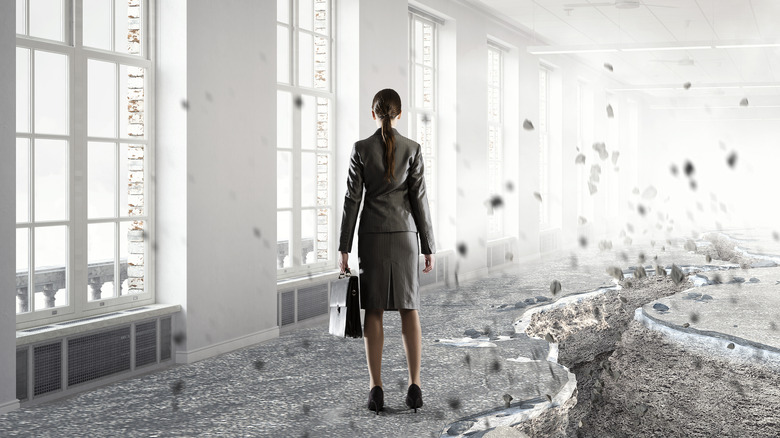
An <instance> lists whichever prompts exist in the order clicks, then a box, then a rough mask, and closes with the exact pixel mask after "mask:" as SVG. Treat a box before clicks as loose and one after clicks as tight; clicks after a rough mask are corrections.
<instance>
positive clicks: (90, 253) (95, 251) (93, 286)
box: [87, 222, 116, 301]
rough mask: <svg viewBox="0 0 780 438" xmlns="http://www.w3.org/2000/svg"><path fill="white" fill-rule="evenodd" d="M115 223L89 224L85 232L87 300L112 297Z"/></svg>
mask: <svg viewBox="0 0 780 438" xmlns="http://www.w3.org/2000/svg"><path fill="white" fill-rule="evenodd" d="M115 250H116V223H114V222H109V223H104V224H89V226H88V231H87V281H88V282H89V284H88V286H87V299H88V300H89V301H97V300H101V299H106V298H111V297H113V296H114V290H115V288H114V267H115V265H114V263H115V257H116V255H115Z"/></svg>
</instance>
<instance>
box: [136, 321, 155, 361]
mask: <svg viewBox="0 0 780 438" xmlns="http://www.w3.org/2000/svg"><path fill="white" fill-rule="evenodd" d="M156 362H157V321H149V322H145V323H142V324H136V325H135V366H136V368H137V367H140V366H144V365H149V364H153V363H156Z"/></svg>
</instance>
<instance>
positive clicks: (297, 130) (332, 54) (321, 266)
mask: <svg viewBox="0 0 780 438" xmlns="http://www.w3.org/2000/svg"><path fill="white" fill-rule="evenodd" d="M328 1H329V8H328V9H329V11H328V19H329V24H328V35H327V37H328V41H329V45H330V47H329V53H328V68H329V70H328V72H329V75H330V76H329V78H328V89H327V90H323V89H320V88H314V86H313V85H312V87H304V86H301V85H299V84H298V67H299V66H298V64H299V60H298V58H299V54H298V39H299V34H300V33H307V34H311V35H312V36H313V35H315V32H314V30H307V29H302V28H300V27H299V20H298V14H299V9H300V8H299V6H298V0H278V1H277V7H279V4H280V3H282V2H286V3H287V6H288V8H289V9H288V10H289V11H290V15H289V19H290V23H284V22H281V21H278V14H277V21H276V25H277V28H278V27H279V26H283V27H286V28H287V29H288V36H289V40H288V44H289V46H288V47H289V52H288V55H289V56H288V61H289V66H288V78H287V79H288V82H287V83H284V82H278V81H277V83H276V90H277V95H278V94H279V92H287V93H290V95H291V96H301V95H304V94H305V95H308V96H313V97H314V98H315V99H317V98H324V99H328V100H329V103H328V107H329V114H328V137H329V138H328V149H327V150H320V149H314V150H308V149H307V150H306V151H305V152H304V150H303V149H302V147H301V111H300V108H296V107H293V120H292V148H283V147H279V145H277V148H276V150H277V152H291V154H292V171H293V178H292V184H293V185H292V206H291V207H289V208H279V207H278V206H277V208H276V211H277V214H278V213H279V212H284V211H289V212H291V214H292V229H291V235H292V238H291V241H290V242H289V243H288V254H289V256H290V261H291V266H289V267H282V268H279V267H278V266H277V269H276V277H277V281H280V280H288V279H291V278H295V277H299V276H301V275H304V274H311V273H320V272H325V271H329V270H332V269H335V268H336V267H337V265H336V263H337V258H336V256H335V254H336V240H337V237H336V236H337V235H336V226H335V222H336V217H335V214H334V212H335V208H336V205H335V202H334V199H335V197H334V192H335V179H334V173H335V172H334V165H335V151H334V145H335V144H336V136H335V127H336V123H335V114H336V113H337V112H336V81H335V78H336V66H335V62H334V60H335V59H336V44H335V38H334V36H333V35H334V34H335V29H336V16H335V11H336V1H337V0H328ZM316 34H317V35H320V36H321V35H322V34H319V33H316ZM277 47H278V45H277ZM313 57H314V49H312V65H314V59H313ZM312 152H313V153H315V154H326V155H327V156H328V203H327V205H315V206H314V207H302V202H301V178H300V175H301V165H302V161H303V160H302V157H303V155H302V154H303V153H312ZM296 176H297V177H296ZM320 209H328V211H329V212H330V213H329V216H328V237H327V238H328V243H327V246H328V247H327V251H328V260H326V261H319V262H315V263H310V264H304V263H303V260H301V259H300V258H296V257H294V256H293V254H299V253H300V252H301V248H302V246H303V244H302V240H303V239H302V232H301V214H302V212H303V211H304V210H314V211H315V214H316V212H317V210H320ZM316 237H317V233H315V242H314V251H315V254H316V252H317V242H316ZM276 245H277V248H278V242H277V243H276Z"/></svg>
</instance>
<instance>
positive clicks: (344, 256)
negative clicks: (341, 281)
mask: <svg viewBox="0 0 780 438" xmlns="http://www.w3.org/2000/svg"><path fill="white" fill-rule="evenodd" d="M340 254H341V258H340V259H339V268H341V273H342V274H343V273H345V272H346V271H347V269H349V253H348V252H342V253H340Z"/></svg>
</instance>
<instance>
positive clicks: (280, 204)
mask: <svg viewBox="0 0 780 438" xmlns="http://www.w3.org/2000/svg"><path fill="white" fill-rule="evenodd" d="M276 181H277V182H276V208H291V207H292V186H293V177H292V152H285V151H278V152H277V153H276Z"/></svg>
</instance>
